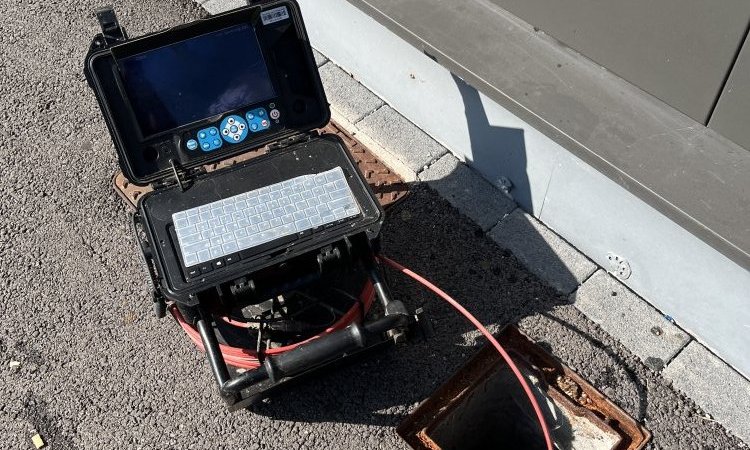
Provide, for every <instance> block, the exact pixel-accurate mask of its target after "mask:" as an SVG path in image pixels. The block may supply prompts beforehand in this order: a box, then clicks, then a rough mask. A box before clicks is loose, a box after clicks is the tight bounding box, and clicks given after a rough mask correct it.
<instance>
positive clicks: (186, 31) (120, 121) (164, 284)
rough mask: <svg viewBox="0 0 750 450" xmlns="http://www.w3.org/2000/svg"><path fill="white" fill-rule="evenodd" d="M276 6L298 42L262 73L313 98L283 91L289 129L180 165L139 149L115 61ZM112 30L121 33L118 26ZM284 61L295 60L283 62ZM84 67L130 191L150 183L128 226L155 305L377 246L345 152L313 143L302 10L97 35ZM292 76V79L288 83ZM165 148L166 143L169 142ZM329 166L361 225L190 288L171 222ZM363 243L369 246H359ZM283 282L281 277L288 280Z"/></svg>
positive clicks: (370, 205) (374, 211)
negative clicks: (236, 159) (222, 163)
mask: <svg viewBox="0 0 750 450" xmlns="http://www.w3.org/2000/svg"><path fill="white" fill-rule="evenodd" d="M281 5H283V6H286V7H287V8H288V9H289V11H290V13H291V15H292V19H293V23H294V31H295V35H294V38H295V40H296V42H286V41H285V42H281V43H280V44H279V41H282V40H283V39H284V38H281V39H279V40H278V41H276V42H275V43H274V44H275V45H277V46H278V47H280V48H279V49H277V50H274V51H276V52H277V53H276V54H272V55H270V56H271V57H270V58H268V59H267V61H269V62H270V64H269V69H270V70H271V71H272V72H273V73H275V74H276V75H277V78H282V79H289V78H296V79H297V80H298V82H299V80H300V79H303V78H306V79H304V80H302V81H303V82H307V85H308V86H309V87H310V93H308V95H306V96H305V95H300V94H299V92H293V90H292V89H289V88H285V87H281V89H280V90H281V93H282V95H281V97H284V96H288V97H291V98H289V99H285V98H280V99H279V100H280V101H281V102H282V103H285V105H284V106H286V107H285V108H284V109H285V110H286V111H287V112H288V115H290V116H293V120H291V121H290V122H288V123H284V126H282V127H281V128H280V129H279V130H278V131H276V130H274V131H272V132H271V133H268V134H263V135H261V136H259V139H254V140H251V142H249V143H243V144H239V145H236V146H231V147H229V148H228V149H227V150H228V151H220V152H214V153H206V154H205V155H202V156H201V157H198V158H191V159H188V160H185V158H181V154H180V145H179V142H177V143H175V144H172V143H171V142H166V144H165V142H164V141H159V142H157V143H156V144H155V145H157V146H159V147H160V148H157V149H152V148H150V145H153V144H151V143H147V144H143V143H142V142H140V141H142V140H139V139H138V138H137V137H136V138H135V139H134V138H133V137H132V136H131V135H133V134H136V135H137V134H138V130H137V129H136V127H134V126H133V125H134V123H135V120H134V119H133V111H132V109H131V108H128V107H127V102H126V101H122V98H123V97H125V96H124V94H122V92H121V89H120V88H119V84H120V83H119V81H118V80H117V79H116V75H113V73H116V70H113V67H114V66H115V65H116V63H114V60H115V58H116V57H118V56H120V55H123V54H126V55H127V54H132V53H134V52H137V51H139V50H141V49H143V48H148V47H151V46H153V45H158V43H161V42H164V43H169V42H172V41H174V40H179V39H184V38H185V37H186V36H191V35H195V34H196V33H202V32H205V31H206V30H211V29H215V28H217V27H224V26H227V25H230V24H233V23H242V22H243V21H249V22H251V23H254V22H257V21H258V17H259V15H260V13H261V12H262V11H263V10H273V9H274V8H278V7H279V6H281ZM116 29H121V28H119V25H118V26H117V27H116ZM105 30H106V28H105ZM287 33H288V31H287ZM287 41H289V39H287ZM154 43H157V44H154ZM263 43H264V42H263ZM263 43H262V44H263ZM293 44H296V45H293ZM281 52H284V55H281V54H280V53H281ZM289 55H292V56H293V57H295V59H294V60H293V61H292V60H290V58H289ZM274 64H275V66H274ZM271 66H273V67H271ZM279 66H283V67H279ZM85 67H86V69H85V72H86V76H87V79H88V80H89V83H90V85H91V87H92V88H93V90H94V92H95V93H96V97H97V100H98V102H99V105H100V107H101V110H102V113H103V115H104V117H105V120H106V123H107V126H108V128H109V130H110V133H111V134H112V138H113V141H114V143H115V147H116V150H117V154H118V159H119V163H120V166H121V168H122V170H123V172H124V173H125V175H126V176H127V177H128V178H129V179H131V180H132V181H134V182H136V183H144V182H150V183H151V184H152V185H153V186H154V188H155V190H154V191H153V192H150V193H149V194H147V195H145V196H144V197H143V198H142V199H141V200H140V202H139V203H138V208H137V209H138V212H137V214H136V215H135V225H136V227H137V229H139V230H141V234H139V235H140V236H142V238H143V239H141V243H142V245H143V249H144V254H145V255H146V260H147V264H148V266H149V268H150V273H151V274H152V276H153V281H154V288H155V298H156V299H157V301H160V300H158V299H159V298H160V297H164V298H166V299H167V300H170V301H176V302H179V303H180V304H181V305H185V306H194V305H197V304H198V302H199V299H198V295H199V294H200V292H202V291H206V290H209V289H212V288H215V287H217V286H222V285H227V283H231V282H232V281H233V280H237V279H238V278H240V277H243V276H247V275H249V274H253V273H258V272H263V271H264V269H265V272H267V273H269V274H270V273H278V270H276V269H274V267H278V266H279V264H284V265H285V266H287V267H288V266H289V265H290V261H294V262H300V263H301V264H299V266H300V267H301V266H303V265H304V264H302V260H304V259H308V260H311V261H312V264H308V266H309V267H308V268H307V269H306V270H305V269H301V268H300V269H299V270H302V271H313V272H314V271H317V270H319V265H318V264H317V263H316V261H317V259H318V258H317V255H318V254H320V252H321V251H330V250H324V249H326V248H327V247H328V246H331V245H334V244H336V243H337V242H342V241H348V244H347V246H351V245H352V243H357V244H364V245H365V246H369V242H370V241H372V240H374V239H376V238H377V236H378V234H379V231H380V226H381V224H382V221H383V217H384V213H383V210H382V207H381V206H380V204H379V202H378V201H377V200H376V198H375V197H374V194H373V193H372V191H371V189H370V187H369V185H368V184H367V182H366V181H365V180H364V178H363V176H362V175H361V174H360V173H359V171H358V170H357V167H356V164H355V163H354V161H353V159H352V158H351V156H350V155H349V153H348V152H347V151H346V146H345V145H344V143H343V141H342V140H341V138H340V137H338V136H335V135H326V134H324V135H317V133H316V132H314V131H313V130H314V129H316V128H319V127H322V126H323V125H325V124H326V123H327V122H328V120H329V118H330V111H329V109H328V104H327V102H326V98H325V93H324V91H323V88H322V83H321V81H320V76H319V74H318V71H317V66H316V65H315V61H314V57H313V54H312V50H311V48H310V45H309V42H308V40H307V34H306V32H305V29H304V25H303V23H302V19H301V16H300V14H299V9H298V7H297V5H296V3H295V2H294V1H290V0H284V1H278V2H272V3H267V4H264V5H263V6H262V7H261V6H248V7H244V8H240V9H236V10H233V11H229V12H227V13H224V14H220V15H217V16H213V17H210V18H207V19H203V20H199V21H197V22H193V23H190V24H187V25H183V26H179V27H175V28H171V29H168V30H165V31H161V32H157V33H152V34H149V35H145V36H143V37H139V38H136V39H127V38H126V37H125V34H124V33H121V34H119V36H118V34H117V32H116V31H110V33H103V34H102V35H100V36H98V37H97V38H96V39H95V40H94V43H93V44H92V48H91V51H90V52H89V54H88V55H87V57H86V65H85ZM294 72H296V73H297V75H292V76H290V74H292V73H294ZM299 73H304V76H300V75H299ZM300 99H302V100H300ZM295 102H297V104H296V107H299V104H300V103H299V102H303V103H304V108H303V109H304V113H302V114H294V113H293V111H292V110H294V109H295ZM300 109H301V108H300ZM166 140H167V141H169V139H168V138H167V139H166ZM266 145H268V146H269V148H270V151H269V152H268V153H267V154H266V155H263V156H261V157H258V158H254V159H252V160H250V161H246V162H244V163H241V164H238V165H236V166H234V167H231V168H228V169H223V170H219V171H214V172H211V173H205V171H203V170H201V167H202V166H203V165H205V164H208V163H212V162H217V161H219V160H221V159H225V158H229V157H231V156H234V155H237V154H238V153H242V152H245V151H248V150H251V149H253V148H257V147H262V146H266ZM144 149H145V150H144ZM145 151H156V152H161V153H160V154H159V155H158V159H157V161H156V163H155V164H154V165H153V167H148V164H145V163H144V162H143V161H142V157H141V155H140V152H145ZM181 159H182V160H181ZM336 166H340V167H342V168H343V169H344V172H345V174H346V175H347V178H348V181H349V184H350V187H351V188H352V191H353V192H354V194H355V197H356V199H357V201H358V203H359V205H360V208H361V210H362V217H360V218H358V219H357V220H356V221H355V222H354V223H345V224H344V225H342V226H339V227H338V228H336V227H334V228H326V229H325V230H323V231H320V232H316V233H312V234H311V235H309V236H307V237H303V238H300V239H298V240H296V241H295V242H294V243H292V244H291V245H283V246H281V247H271V248H267V249H266V250H265V251H263V252H261V253H259V254H257V255H254V256H253V257H252V258H250V259H242V260H241V261H239V262H238V263H237V264H233V265H232V266H227V267H225V268H224V269H223V270H221V271H217V272H216V273H208V274H205V275H204V276H201V277H200V278H198V279H197V280H187V279H185V277H184V276H183V273H182V272H183V269H182V265H181V263H180V261H179V258H178V257H177V254H178V253H179V250H178V248H177V247H176V239H175V237H174V235H173V234H172V233H171V232H170V227H171V215H172V213H173V212H177V211H180V210H184V209H187V208H190V207H191V206H197V205H200V204H205V203H208V202H210V201H213V200H217V199H220V198H226V197H230V196H232V195H236V194H240V193H242V192H246V191H249V190H252V189H256V188H260V187H262V186H265V185H267V184H270V183H273V182H278V181H283V180H284V179H288V178H292V177H294V176H296V175H299V174H303V173H316V172H321V171H323V170H326V169H328V168H332V167H336ZM363 233H364V237H366V239H363V236H361V235H362V234H363ZM311 252H312V253H314V254H315V255H313V256H315V258H312V259H311V258H310V255H308V258H305V255H306V254H309V253H311ZM286 272H287V274H288V273H289V270H287V271H286ZM307 275H309V274H305V273H299V274H295V275H294V276H292V278H305V277H306V276H307ZM256 278H257V277H256ZM261 278H263V277H261ZM254 284H255V285H256V290H258V291H259V292H257V294H258V295H269V294H271V291H272V290H273V289H272V286H265V289H261V288H262V287H263V286H262V285H263V282H262V281H260V280H258V279H255V280H254ZM261 291H262V292H261Z"/></svg>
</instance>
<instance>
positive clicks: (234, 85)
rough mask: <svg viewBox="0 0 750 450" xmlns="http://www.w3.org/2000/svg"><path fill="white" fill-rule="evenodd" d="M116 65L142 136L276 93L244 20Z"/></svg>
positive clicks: (219, 112)
mask: <svg viewBox="0 0 750 450" xmlns="http://www.w3.org/2000/svg"><path fill="white" fill-rule="evenodd" d="M118 66H119V70H120V75H121V77H122V80H123V84H124V88H125V91H126V94H127V96H128V99H129V100H130V104H131V106H132V108H133V110H134V113H135V115H136V117H137V119H138V123H139V125H140V127H141V132H142V133H143V135H144V136H151V135H154V134H157V133H161V132H163V131H167V130H171V129H174V128H177V127H180V126H182V125H186V124H189V123H191V122H195V121H197V120H202V119H206V118H208V117H211V116H214V115H217V114H222V113H226V112H228V111H231V110H234V109H237V108H240V107H242V106H248V105H251V104H254V103H258V102H262V101H264V100H268V99H271V98H273V97H275V95H276V94H275V92H274V89H273V84H272V83H271V80H270V77H269V75H268V68H267V67H266V64H265V62H264V60H263V54H262V53H261V50H260V45H259V44H258V38H257V37H256V35H255V31H254V30H253V28H252V27H251V26H250V25H249V24H243V25H237V26H233V27H230V28H226V29H224V30H221V31H217V32H213V33H208V34H204V35H201V36H197V37H194V38H191V39H187V40H184V41H180V42H177V43H174V44H170V45H167V46H165V47H160V48H157V49H154V50H149V51H146V52H143V53H139V54H136V55H133V56H129V57H126V58H123V59H120V60H119V61H118Z"/></svg>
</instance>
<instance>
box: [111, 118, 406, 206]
mask: <svg viewBox="0 0 750 450" xmlns="http://www.w3.org/2000/svg"><path fill="white" fill-rule="evenodd" d="M320 131H321V132H323V133H328V134H337V135H339V136H340V137H341V138H342V139H343V140H344V143H345V144H346V147H347V149H348V150H349V153H351V155H352V157H354V160H355V161H356V162H357V167H359V170H360V171H361V172H362V174H363V175H364V176H365V178H366V179H367V182H368V183H369V184H370V187H372V190H373V191H374V192H375V195H376V196H377V197H378V200H380V203H381V204H382V205H383V207H384V208H385V207H388V206H391V205H392V204H393V203H395V202H397V201H400V200H401V199H402V198H404V197H405V196H406V195H407V194H408V193H409V186H408V185H407V183H405V182H404V180H402V179H401V178H400V177H399V176H398V175H396V174H395V173H394V172H393V171H392V170H391V169H390V168H388V166H386V165H385V164H383V163H382V162H381V161H380V160H379V159H378V158H377V157H376V156H375V155H374V154H373V153H372V152H371V151H370V150H369V149H368V148H367V147H365V146H364V145H362V143H361V142H359V141H358V140H356V139H355V138H354V137H353V136H351V135H350V134H349V133H347V132H346V131H344V130H343V129H342V128H341V127H339V126H338V125H337V124H336V123H335V122H330V123H329V124H328V125H326V126H325V127H324V128H322V129H321V130H320ZM264 153H266V148H265V147H263V148H259V149H256V150H251V151H249V152H247V153H243V154H241V155H239V156H236V157H234V158H229V159H225V160H223V161H221V162H219V163H216V164H209V165H206V166H205V168H206V171H208V172H211V171H214V170H217V169H221V168H224V167H229V166H232V165H234V164H237V163H239V162H242V161H247V160H248V159H252V158H254V157H256V156H260V155H262V154H264ZM112 183H113V184H114V188H115V191H116V192H117V194H118V195H119V196H120V197H121V198H122V199H123V200H125V202H126V203H127V204H128V206H129V207H130V208H131V209H135V205H136V203H137V202H138V200H139V199H140V198H141V197H143V196H144V195H145V194H146V193H148V192H149V191H151V190H152V189H151V186H140V185H137V184H133V183H131V182H130V180H128V179H127V178H125V175H123V173H122V172H117V173H116V174H115V176H114V178H113V180H112Z"/></svg>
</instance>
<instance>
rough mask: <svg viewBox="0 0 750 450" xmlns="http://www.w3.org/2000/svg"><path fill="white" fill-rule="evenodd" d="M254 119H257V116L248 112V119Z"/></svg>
mask: <svg viewBox="0 0 750 450" xmlns="http://www.w3.org/2000/svg"><path fill="white" fill-rule="evenodd" d="M253 119H255V116H254V115H253V113H247V120H253Z"/></svg>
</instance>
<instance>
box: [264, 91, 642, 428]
mask: <svg viewBox="0 0 750 450" xmlns="http://www.w3.org/2000/svg"><path fill="white" fill-rule="evenodd" d="M454 78H455V77H454ZM455 81H456V84H457V87H458V89H459V91H460V92H461V96H462V98H463V100H464V105H465V114H466V120H467V124H468V129H469V131H470V136H471V144H472V155H473V158H472V161H471V165H472V166H473V167H476V168H479V169H480V170H482V168H488V171H487V172H486V173H483V175H484V177H485V178H488V176H489V174H491V173H497V172H506V170H505V169H506V168H507V173H513V174H516V176H513V177H512V179H511V182H512V186H513V187H512V191H511V193H512V195H513V197H514V199H516V200H518V201H519V203H521V204H523V205H525V206H527V207H528V208H529V209H530V210H531V209H532V208H533V205H532V196H531V192H530V187H529V180H528V177H527V176H526V153H525V152H526V149H525V144H524V136H523V130H518V129H511V128H504V127H498V126H493V125H491V124H490V122H489V120H488V118H487V115H486V113H485V110H484V107H483V105H482V102H481V98H480V96H479V93H478V92H477V91H476V90H475V89H473V88H471V87H470V86H468V85H466V84H465V83H464V82H463V81H462V80H460V79H458V78H455ZM518 174H521V175H520V176H519V175H518ZM454 177H456V179H453V180H451V178H454ZM458 177H459V175H458V174H457V173H456V171H454V172H452V173H450V174H448V175H447V176H446V177H445V179H443V180H437V181H436V183H440V182H443V183H445V185H454V186H455V185H456V183H462V179H459V178H458ZM490 179H491V178H490ZM492 181H493V182H494V184H495V185H498V184H501V183H502V180H499V179H495V180H492ZM464 187H465V188H466V186H465V183H464ZM411 191H412V192H411V195H410V196H409V197H407V199H406V200H404V201H403V202H402V203H401V204H399V205H397V206H396V207H394V208H392V209H391V210H390V211H389V213H388V220H387V221H386V225H385V227H384V230H383V251H384V253H385V254H386V255H388V256H389V257H392V258H394V259H396V260H397V261H400V262H401V263H403V264H405V265H406V266H408V267H410V268H412V269H413V270H415V271H416V272H417V273H420V274H423V275H425V276H426V277H427V278H429V279H430V280H432V281H433V282H435V283H436V284H437V285H438V286H440V287H442V288H443V289H444V290H446V291H447V292H449V293H450V294H451V295H453V296H455V298H456V299H457V300H458V301H459V302H461V303H462V304H463V305H465V306H466V307H467V308H468V309H469V310H470V311H471V312H473V313H474V314H475V315H476V316H477V317H478V318H479V319H480V320H481V321H482V322H483V323H485V324H489V325H490V331H492V332H497V331H499V330H500V329H501V328H502V326H504V325H506V324H509V323H516V322H518V321H519V320H520V319H522V318H523V317H527V316H531V315H535V314H538V313H542V314H545V313H546V312H547V311H549V310H550V309H552V308H553V307H554V306H556V305H562V304H566V303H568V294H569V293H570V291H572V290H573V289H574V288H575V286H577V285H578V281H577V279H576V277H575V276H574V275H573V274H572V273H571V272H570V271H569V270H567V268H566V266H565V264H564V263H563V262H562V261H560V259H559V257H558V256H557V254H556V253H555V251H554V250H553V249H552V248H550V246H549V245H548V244H547V242H546V241H545V239H544V238H543V236H540V235H539V233H538V232H537V231H536V229H535V228H534V227H532V226H531V225H530V224H529V222H527V221H524V220H517V221H516V223H515V225H514V226H513V227H508V228H507V230H506V229H505V227H500V228H497V229H495V235H497V233H503V232H507V233H509V234H510V235H508V236H505V238H504V239H503V241H504V242H510V243H511V245H509V246H508V247H511V248H514V247H515V246H514V245H512V244H513V242H514V239H522V240H524V242H523V245H524V248H525V250H526V251H527V252H529V253H531V254H532V255H533V256H534V262H539V261H542V262H544V264H546V265H548V266H550V267H544V268H542V269H543V270H546V271H549V270H550V268H552V270H553V271H554V277H556V278H557V282H556V283H555V284H556V285H559V286H568V287H570V286H572V287H571V288H569V290H567V291H566V290H565V289H557V290H556V289H554V288H553V287H551V286H549V285H547V284H545V283H544V282H542V281H541V280H540V279H539V278H538V277H537V276H535V275H533V274H530V273H529V270H528V269H527V268H525V267H524V266H523V264H522V263H521V262H519V260H518V259H517V258H515V257H514V256H513V252H512V251H511V250H510V249H508V248H502V247H500V246H499V245H498V244H497V243H496V242H495V241H493V240H492V239H490V237H488V235H487V234H486V233H485V232H484V231H483V230H482V229H481V228H479V227H478V226H476V225H475V224H474V223H473V222H471V221H469V220H467V219H466V218H465V217H463V216H462V215H461V214H460V213H459V212H458V211H457V210H456V209H455V208H453V207H452V206H451V205H450V204H449V203H448V202H447V201H446V200H444V199H443V198H441V197H440V196H439V195H437V194H436V193H435V192H434V191H433V190H431V189H429V188H427V187H425V185H424V184H414V185H412V186H411ZM467 194H469V195H471V192H468V193H467ZM515 214H516V215H518V214H519V212H516V213H515ZM521 217H522V216H521ZM389 279H390V284H391V287H392V290H393V294H394V295H395V296H396V297H397V298H400V299H402V300H403V301H404V302H405V303H406V304H407V305H408V306H409V307H411V308H414V307H417V306H422V305H424V306H425V308H426V310H427V311H428V313H429V317H430V318H431V320H432V321H433V324H434V328H435V335H434V336H433V337H432V338H431V339H430V340H428V341H421V342H414V341H412V342H410V343H409V344H407V345H405V346H402V347H400V348H392V349H389V350H387V351H384V352H381V353H375V354H373V355H371V356H365V357H364V358H363V359H361V360H359V361H357V362H356V363H354V364H352V365H348V366H345V367H343V368H340V369H338V370H334V371H330V372H326V373H325V376H320V375H318V376H315V377H314V378H311V379H309V380H306V381H305V382H303V383H300V384H298V385H296V386H294V387H292V388H291V389H290V390H288V391H286V392H282V393H279V394H276V395H275V396H274V397H272V398H271V399H270V400H269V401H267V402H265V403H263V404H260V405H257V406H255V407H253V408H252V411H253V412H254V413H258V414H262V415H267V416H270V417H273V418H275V419H283V420H290V421H301V422H329V421H334V422H344V423H354V424H369V425H376V426H396V425H398V423H399V422H400V421H401V420H403V418H404V417H405V415H406V414H408V412H409V411H410V409H411V408H412V407H413V406H415V405H416V404H418V403H419V402H421V401H422V400H424V399H425V398H426V397H428V396H429V395H431V394H432V392H434V391H435V390H436V389H437V387H438V386H439V385H440V384H442V383H443V382H444V381H445V380H447V379H448V378H449V377H450V376H451V375H452V374H453V373H454V372H455V371H456V370H458V368H459V367H460V366H461V365H463V364H464V363H465V362H466V360H467V359H468V358H469V357H470V356H471V355H472V354H473V353H475V351H476V350H477V348H478V346H479V345H481V344H484V340H483V339H481V338H480V339H478V340H477V338H478V337H479V333H478V332H476V330H474V329H473V328H472V327H471V326H470V325H469V324H468V322H465V321H464V319H463V318H461V317H459V316H457V315H456V313H455V312H454V311H453V310H451V309H450V308H449V307H448V306H447V305H445V304H443V303H442V302H441V301H440V300H438V299H436V298H435V297H433V296H431V295H430V294H428V293H426V291H425V290H424V289H423V288H422V287H421V286H418V285H416V284H415V283H414V282H412V281H411V280H407V279H405V278H402V277H401V275H400V274H395V273H391V274H390V275H389ZM561 291H562V293H561ZM610 356H613V355H612V354H611V353H610ZM614 356H615V357H616V355H614ZM518 389H519V392H520V388H518ZM641 392H642V391H641ZM641 409H642V408H641Z"/></svg>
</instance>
